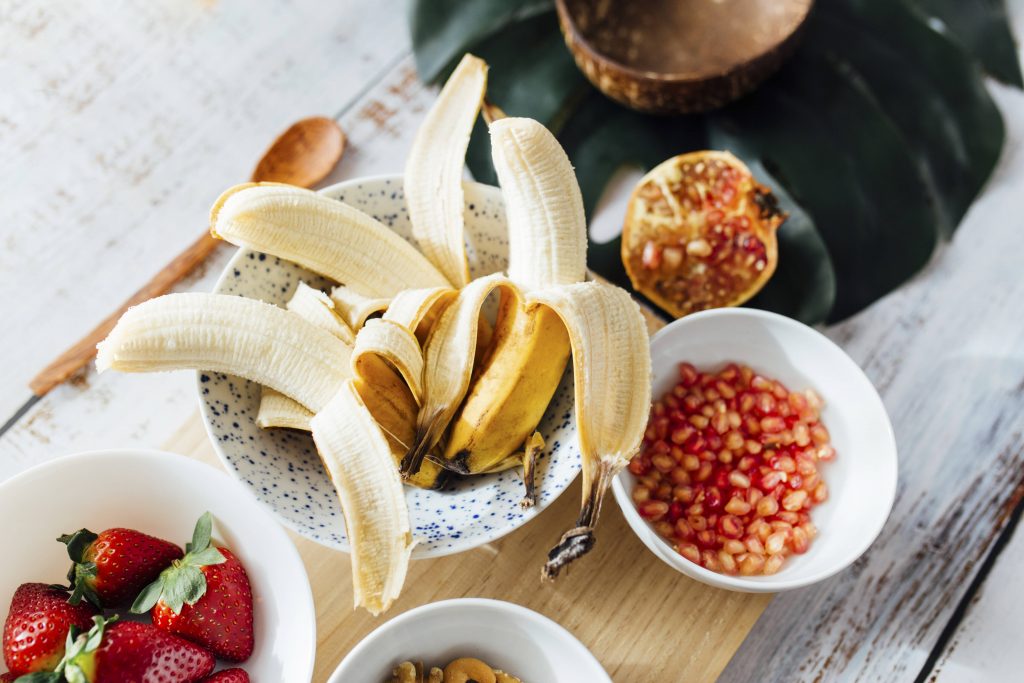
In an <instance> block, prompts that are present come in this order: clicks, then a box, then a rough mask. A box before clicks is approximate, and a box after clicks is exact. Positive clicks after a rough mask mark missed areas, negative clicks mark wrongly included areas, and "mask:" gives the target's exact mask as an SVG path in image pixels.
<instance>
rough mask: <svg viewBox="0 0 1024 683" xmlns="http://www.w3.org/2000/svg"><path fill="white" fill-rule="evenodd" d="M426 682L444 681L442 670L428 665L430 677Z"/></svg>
mask: <svg viewBox="0 0 1024 683" xmlns="http://www.w3.org/2000/svg"><path fill="white" fill-rule="evenodd" d="M427 683H444V672H443V671H441V670H440V669H438V668H437V667H436V666H432V667H430V678H428V679H427Z"/></svg>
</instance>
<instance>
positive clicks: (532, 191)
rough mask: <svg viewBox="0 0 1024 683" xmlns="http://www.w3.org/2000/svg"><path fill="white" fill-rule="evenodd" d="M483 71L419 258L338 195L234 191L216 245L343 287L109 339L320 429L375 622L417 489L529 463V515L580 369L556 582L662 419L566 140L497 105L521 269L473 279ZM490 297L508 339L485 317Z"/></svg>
mask: <svg viewBox="0 0 1024 683" xmlns="http://www.w3.org/2000/svg"><path fill="white" fill-rule="evenodd" d="M486 76H487V67H486V64H484V62H482V61H481V60H479V59H477V58H475V57H472V56H470V55H467V56H466V57H465V58H464V59H463V60H462V62H461V63H460V64H459V66H458V67H457V68H456V70H455V71H454V73H453V74H452V76H451V78H450V79H449V81H448V83H447V84H446V85H445V87H444V88H443V90H442V91H441V94H440V95H439V97H438V100H437V102H436V104H435V105H434V107H433V108H432V109H431V111H430V112H429V113H428V115H427V118H426V121H425V122H424V124H423V126H422V127H421V129H420V130H419V132H418V134H417V136H416V140H415V142H414V144H413V148H412V151H411V154H410V157H409V160H408V164H407V167H406V172H405V179H404V185H405V188H404V189H405V195H406V201H407V204H408V208H409V215H410V219H411V222H412V228H413V233H414V235H415V237H416V240H417V242H418V244H419V247H420V249H419V250H417V249H416V248H415V247H413V246H412V245H410V244H409V243H408V242H406V241H405V240H403V239H401V238H400V237H398V236H397V235H396V234H395V233H394V232H393V231H391V230H390V229H388V228H387V227H386V226H384V225H382V224H380V223H379V222H377V221H376V220H374V219H373V218H371V217H370V216H367V215H366V214H364V213H362V212H360V211H358V210H357V209H355V208H353V207H350V206H347V205H345V204H344V203H342V202H339V201H335V200H333V199H329V198H327V197H324V196H322V195H319V194H316V193H314V192H310V191H307V190H303V189H299V188H295V187H290V186H285V185H279V184H273V183H246V184H243V185H238V186H236V187H233V188H231V189H229V190H227V191H226V192H225V193H224V194H223V195H221V197H220V198H219V199H218V200H217V202H216V203H215V204H214V206H213V208H212V210H211V217H210V220H211V231H212V233H213V234H214V235H215V236H217V237H220V238H222V239H224V240H227V241H229V242H231V243H233V244H236V245H238V246H242V247H247V248H251V249H254V250H258V251H261V252H264V253H268V254H271V255H274V256H278V257H280V258H282V259H286V260H289V261H292V262H295V263H297V264H299V265H301V266H303V267H305V268H307V269H309V270H311V271H313V272H316V273H318V274H320V275H323V276H325V277H327V278H330V279H332V280H334V281H335V282H337V283H339V285H338V287H336V288H335V289H334V290H332V291H331V293H330V296H328V295H326V294H324V293H323V292H320V291H318V290H315V289H313V288H311V287H308V286H306V285H305V284H300V285H299V287H298V289H297V290H296V291H295V293H294V295H293V298H292V299H291V300H290V301H289V302H288V304H287V308H286V309H282V308H278V307H276V306H272V305H269V304H265V303H262V302H259V301H253V300H247V299H243V298H240V297H232V296H224V295H214V294H172V295H167V296H163V297H159V298H157V299H154V300H151V301H148V302H146V303H144V304H141V305H139V306H136V307H135V308H133V309H131V310H129V311H128V312H127V313H125V315H124V316H123V317H122V318H121V320H120V321H119V322H118V324H117V326H116V327H115V329H114V330H113V331H112V332H111V334H110V336H109V337H108V338H107V339H106V340H104V341H103V342H102V343H101V344H100V346H99V355H98V357H97V366H98V367H99V368H100V369H101V370H103V369H106V368H113V369H115V370H121V371H126V372H145V371H159V370H173V369H182V368H190V369H202V370H208V371H213V372H223V373H228V374H232V375H237V376H240V377H244V378H246V379H249V380H251V381H254V382H257V383H259V384H260V385H262V387H263V394H262V399H261V404H260V410H259V415H258V418H257V420H258V423H259V424H260V426H263V427H289V428H296V429H308V430H310V431H312V434H313V439H314V441H315V443H316V446H317V449H318V451H319V453H320V455H321V457H322V459H323V461H324V465H325V467H326V468H327V471H328V473H329V475H330V477H331V480H332V482H333V483H334V485H335V487H336V488H337V491H338V496H339V499H340V502H341V506H342V511H343V513H344V517H345V525H346V529H347V534H348V538H349V541H350V544H351V551H352V553H351V561H352V571H353V581H354V594H355V602H356V605H357V606H363V607H365V608H366V609H368V610H369V611H371V612H372V613H374V614H378V613H380V612H382V611H384V610H386V609H387V608H388V607H389V606H390V604H391V603H392V602H393V601H394V599H395V598H396V597H397V596H398V594H399V592H400V590H401V587H402V584H403V582H404V579H405V574H406V570H407V565H408V561H409V558H410V555H411V552H412V548H413V545H414V543H415V540H414V539H413V537H412V534H411V531H410V523H409V515H408V509H407V507H406V503H405V496H404V494H403V487H402V484H403V482H404V483H408V484H411V485H414V486H420V487H426V488H431V487H437V486H440V485H441V483H442V482H443V481H444V478H445V477H446V476H447V475H448V473H450V472H454V473H457V474H462V475H472V474H486V473H490V472H497V471H500V470H504V469H509V468H512V467H522V468H523V470H524V480H525V482H526V496H525V498H524V504H530V503H531V502H532V499H533V493H534V484H533V469H534V465H535V462H536V458H537V456H538V454H539V453H540V452H541V451H543V449H544V439H543V435H541V434H539V433H538V432H537V425H538V424H539V422H540V420H541V418H542V416H543V415H544V412H545V411H546V409H547V406H548V403H549V402H550V401H551V397H552V396H553V394H554V392H555V390H556V388H557V386H558V384H559V381H560V380H561V377H562V376H563V374H564V371H565V368H566V365H567V363H568V361H569V359H570V358H571V359H572V362H573V366H574V370H575V373H574V378H575V399H576V423H577V431H578V434H579V445H580V450H581V452H582V456H583V458H582V459H583V475H584V492H583V493H584V496H583V504H582V508H581V512H580V516H579V518H578V519H577V520H576V523H575V524H574V525H573V527H572V528H571V529H570V530H569V531H568V532H566V534H565V535H564V536H563V537H562V538H561V540H560V541H559V542H558V544H557V545H556V546H555V548H554V549H553V550H552V551H551V553H550V554H549V556H548V561H547V563H546V564H545V567H544V572H543V575H544V576H545V577H549V578H550V577H553V576H555V575H556V574H557V573H558V571H559V570H560V569H561V568H562V567H563V566H565V564H566V563H568V562H569V561H571V560H572V559H574V558H576V557H579V556H580V555H582V554H584V553H585V552H587V551H588V550H589V549H590V547H591V546H592V545H593V543H594V536H593V527H594V524H595V523H596V520H597V516H598V514H599V512H600V508H601V501H602V499H603V496H604V493H605V491H606V490H607V487H608V485H609V483H610V481H611V479H612V477H614V476H615V474H616V473H617V472H618V471H620V470H621V468H622V467H624V466H625V465H626V464H627V463H628V462H629V459H630V457H632V455H633V454H634V453H635V452H636V450H637V449H638V448H639V446H640V442H641V439H642V436H643V432H644V429H645V426H646V418H647V413H648V410H649V405H650V381H649V380H650V356H649V350H648V343H647V334H646V327H645V324H644V320H643V317H642V316H641V314H640V311H639V308H638V307H637V305H636V304H635V303H634V302H633V300H632V299H631V298H630V297H629V295H628V294H627V293H626V292H624V291H623V290H621V289H618V288H616V287H613V286H611V285H608V284H605V283H602V282H587V281H585V279H586V244H587V235H586V222H585V218H584V213H583V203H582V200H581V197H580V191H579V187H578V185H577V183H576V179H575V175H574V173H573V170H572V167H571V165H570V163H569V160H568V158H567V157H566V155H565V153H564V151H563V150H562V149H561V147H560V146H559V145H558V142H557V141H556V140H555V138H554V137H553V136H552V135H551V133H550V132H548V131H547V130H546V129H545V128H544V127H543V126H542V125H540V124H539V123H537V122H536V121H532V120H529V119H517V118H504V117H503V115H502V114H501V112H500V111H498V110H497V109H496V108H491V109H489V111H488V112H487V114H488V116H487V117H486V118H487V119H488V122H489V124H490V131H491V141H492V149H493V157H494V165H495V168H496V170H497V172H498V178H499V180H500V184H501V187H502V191H503V193H504V196H505V205H506V215H507V223H508V230H509V267H508V272H507V274H502V273H495V274H492V275H488V276H485V277H480V278H477V279H475V280H474V279H471V277H470V272H469V265H468V260H467V256H466V247H465V241H464V223H463V211H464V198H463V191H462V172H463V165H464V159H465V153H466V148H467V146H468V143H469V136H470V133H471V131H472V128H473V125H474V122H475V121H476V118H477V116H478V115H479V113H480V109H481V106H482V103H483V98H484V93H485V90H486ZM492 293H497V295H498V297H499V299H500V301H499V310H498V314H497V317H496V320H495V322H494V324H493V327H492V326H491V324H490V323H489V322H488V321H487V320H486V319H485V318H484V316H483V314H482V310H481V309H482V308H483V305H484V302H485V301H486V300H487V299H488V297H489V296H491V295H492ZM380 314H382V315H380ZM378 316H379V317H378Z"/></svg>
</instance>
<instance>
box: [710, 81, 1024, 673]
mask: <svg viewBox="0 0 1024 683" xmlns="http://www.w3.org/2000/svg"><path fill="white" fill-rule="evenodd" d="M996 95H997V97H998V99H999V103H1000V105H1001V107H1002V109H1003V111H1004V114H1005V117H1006V122H1007V125H1008V129H1009V130H1008V137H1009V140H1010V144H1009V145H1008V147H1007V149H1006V150H1005V152H1004V155H1003V159H1002V161H1001V163H1000V165H999V168H998V170H997V172H996V175H995V177H994V178H993V179H992V180H991V182H990V183H989V187H988V188H987V190H986V191H985V194H984V195H983V196H982V198H981V200H980V201H979V202H978V203H977V204H976V205H975V206H974V208H973V209H972V210H971V212H970V213H969V214H968V216H967V220H966V222H965V223H964V224H963V226H962V227H961V228H960V230H959V231H958V232H957V235H956V238H955V239H954V241H953V243H952V245H951V246H950V247H949V248H947V249H944V250H943V251H942V252H941V253H940V254H938V255H937V256H936V258H935V259H934V261H933V262H932V264H931V265H930V267H929V268H927V269H926V270H925V272H923V273H922V274H921V275H919V276H918V277H917V278H916V279H915V280H914V281H913V282H912V283H910V284H909V285H907V286H905V287H903V288H901V289H899V290H898V291H896V292H895V293H893V294H891V295H889V296H887V297H886V298H884V299H882V300H881V301H880V302H878V303H876V304H875V305H874V306H872V307H871V308H869V309H868V310H867V311H865V312H864V313H862V314H860V315H858V316H857V317H855V318H854V319H852V320H850V321H848V322H847V323H845V324H843V325H839V326H836V327H834V328H831V329H829V330H828V334H829V336H830V337H832V338H833V339H834V340H835V341H837V342H838V343H839V344H840V345H841V346H842V347H843V348H844V349H846V351H847V352H849V353H850V355H851V356H852V357H853V359H854V360H856V361H857V362H858V363H859V364H860V365H861V366H862V367H863V368H864V369H865V371H866V372H867V374H868V376H869V377H870V378H871V380H872V381H873V382H874V383H875V385H876V386H877V387H878V389H879V391H880V393H881V395H882V398H883V400H884V402H885V405H886V407H887V409H888V411H889V413H890V415H891V417H892V422H893V425H894V427H895V431H896V438H897V444H898V449H899V457H900V468H899V477H900V484H899V489H898V492H897V499H896V505H895V507H894V509H893V512H892V515H891V517H890V519H889V522H888V523H887V524H886V526H885V528H884V529H883V531H882V534H881V536H880V537H879V539H878V540H877V541H876V542H875V544H874V545H873V546H872V547H871V549H870V550H869V551H868V553H867V554H866V555H864V556H863V557H862V558H861V559H860V560H859V561H857V562H856V563H855V564H854V566H853V567H852V568H851V569H849V570H848V571H845V572H843V573H841V574H839V575H837V576H835V577H833V578H832V579H829V580H827V581H824V582H822V583H821V584H819V585H817V586H812V587H809V588H806V589H803V590H798V591H793V592H791V593H787V594H783V595H780V596H778V597H777V598H776V599H775V600H774V601H773V602H772V604H771V605H770V606H769V608H768V609H767V610H766V611H765V614H764V616H763V617H762V619H761V620H760V622H759V623H758V624H757V626H756V627H755V628H754V630H753V631H752V632H751V635H750V637H749V638H748V640H747V641H746V642H745V643H744V645H743V647H742V648H741V649H740V651H739V653H738V654H737V656H736V658H735V659H734V660H733V661H732V662H731V663H730V665H729V667H728V668H727V669H726V671H725V673H724V674H723V676H722V679H721V680H722V681H723V682H732V681H750V680H777V681H813V682H814V683H819V682H823V681H838V680H843V681H872V682H878V681H912V680H914V679H915V677H916V676H918V674H919V672H920V671H921V669H922V667H924V666H925V664H926V662H927V659H928V656H929V653H930V652H931V650H932V648H933V646H934V645H935V644H936V642H937V640H938V638H939V635H940V634H941V633H942V631H943V628H944V627H945V626H946V623H947V622H948V620H949V619H950V618H951V616H952V615H953V612H954V610H955V608H956V605H957V603H958V602H959V600H960V598H961V596H962V595H963V593H964V591H965V590H966V589H967V587H968V585H969V583H970V582H971V579H972V577H973V576H974V574H975V572H976V571H977V569H978V565H979V564H980V562H981V561H982V559H983V558H984V556H985V553H986V551H987V550H988V548H989V547H990V546H991V545H992V543H993V542H994V540H995V539H996V538H997V536H998V534H999V533H1000V530H1001V529H1002V528H1003V526H1004V525H1005V523H1006V521H1007V518H1008V515H1009V514H1010V512H1011V511H1012V510H1013V509H1014V507H1015V506H1016V505H1017V503H1018V502H1019V501H1020V497H1021V495H1022V492H1024V324H1022V322H1021V321H1022V320H1024V278H1022V277H1020V259H1021V253H1022V252H1021V249H1020V248H1019V232H1020V229H1019V225H1020V223H1019V220H1017V219H1016V218H1010V216H1011V215H1012V212H1011V211H1009V210H1008V208H1007V207H1010V206H1012V204H1013V203H1014V202H1015V201H1019V195H1020V188H1021V178H1024V146H1022V141H1024V93H1021V92H1019V91H1010V90H1008V89H1005V88H998V89H997V92H996ZM894 229H896V226H894ZM864 495H871V492H870V491H865V493H864ZM822 533H823V534H824V533H828V529H823V530H822ZM1010 590H1014V591H1015V592H1017V593H1018V594H1019V593H1020V592H1021V590H1022V589H1021V586H1020V584H1019V582H1018V584H1017V585H1016V586H1015V587H1013V588H1012V589H1010ZM1020 624H1021V621H1020V617H1019V615H1018V617H1017V629H1016V631H1017V633H1019V632H1020ZM987 680H992V681H995V680H1000V679H998V678H989V679H987Z"/></svg>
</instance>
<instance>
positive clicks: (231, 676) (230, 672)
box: [203, 669, 249, 683]
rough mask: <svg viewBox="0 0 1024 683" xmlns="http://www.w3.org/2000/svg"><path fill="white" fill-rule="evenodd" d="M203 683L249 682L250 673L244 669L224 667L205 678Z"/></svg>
mask: <svg viewBox="0 0 1024 683" xmlns="http://www.w3.org/2000/svg"><path fill="white" fill-rule="evenodd" d="M203 683H249V674H247V673H245V671H244V670H243V669H224V670H223V671H218V672H217V673H215V674H213V675H212V676H210V677H209V678H206V679H204V680H203Z"/></svg>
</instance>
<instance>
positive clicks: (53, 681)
mask: <svg viewBox="0 0 1024 683" xmlns="http://www.w3.org/2000/svg"><path fill="white" fill-rule="evenodd" d="M63 680H64V674H62V673H58V672H56V671H36V672H35V673H30V674H25V675H24V676H18V677H17V678H15V679H14V681H15V683H60V681H63Z"/></svg>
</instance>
